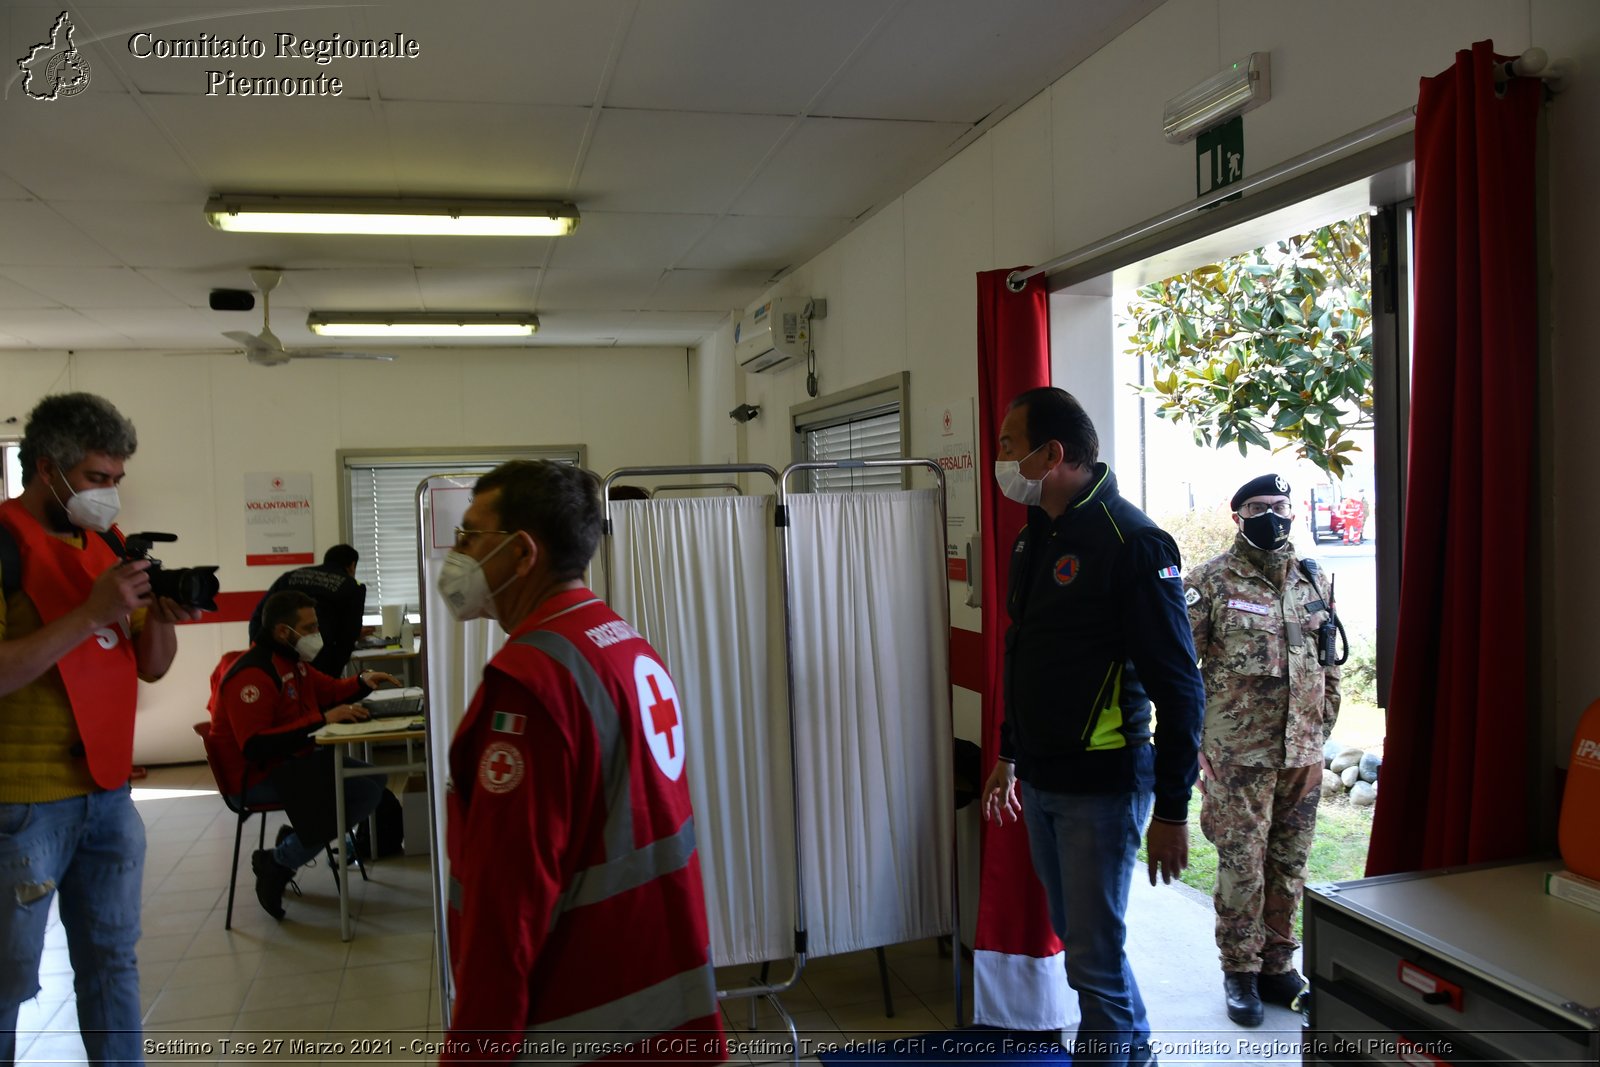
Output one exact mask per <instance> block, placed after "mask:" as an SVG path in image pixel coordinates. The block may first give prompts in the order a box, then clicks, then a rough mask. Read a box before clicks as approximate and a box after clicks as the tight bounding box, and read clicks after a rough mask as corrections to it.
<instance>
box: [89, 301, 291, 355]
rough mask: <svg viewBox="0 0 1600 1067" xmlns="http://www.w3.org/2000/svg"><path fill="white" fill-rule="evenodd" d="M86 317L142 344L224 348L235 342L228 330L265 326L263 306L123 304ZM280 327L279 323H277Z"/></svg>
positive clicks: (90, 312)
mask: <svg viewBox="0 0 1600 1067" xmlns="http://www.w3.org/2000/svg"><path fill="white" fill-rule="evenodd" d="M83 315H84V318H87V319H89V320H91V321H93V322H97V323H99V324H100V325H101V326H103V327H105V328H106V329H108V330H115V331H117V332H118V333H122V334H126V335H128V336H129V337H133V338H136V339H137V341H136V343H137V345H138V347H140V348H172V349H188V350H193V349H196V348H206V349H221V348H227V347H229V346H230V345H233V342H232V341H229V340H228V339H227V338H226V337H223V336H222V333H223V331H224V330H247V331H249V332H251V333H254V332H255V331H257V330H259V329H260V328H261V310H260V308H259V307H258V308H257V309H256V310H255V311H252V312H229V311H212V310H210V309H209V308H184V307H180V308H166V309H162V310H156V309H154V308H120V309H116V310H99V311H97V310H93V309H91V310H87V311H85V312H84V313H83ZM274 329H276V327H274Z"/></svg>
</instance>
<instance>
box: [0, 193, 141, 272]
mask: <svg viewBox="0 0 1600 1067" xmlns="http://www.w3.org/2000/svg"><path fill="white" fill-rule="evenodd" d="M8 266H17V267H31V266H47V267H114V266H117V261H116V259H115V258H114V257H112V255H111V254H110V253H109V252H107V251H106V250H105V249H103V248H101V247H100V246H99V245H98V244H96V243H95V242H94V241H93V240H91V239H90V238H89V237H88V236H87V235H86V234H84V233H83V232H82V231H81V230H79V229H78V228H77V227H76V226H74V225H73V224H72V223H70V222H68V221H67V220H66V219H64V218H62V217H61V215H60V214H58V213H57V212H55V211H52V210H51V209H50V207H49V206H48V205H46V204H41V203H39V202H38V201H36V200H0V267H8Z"/></svg>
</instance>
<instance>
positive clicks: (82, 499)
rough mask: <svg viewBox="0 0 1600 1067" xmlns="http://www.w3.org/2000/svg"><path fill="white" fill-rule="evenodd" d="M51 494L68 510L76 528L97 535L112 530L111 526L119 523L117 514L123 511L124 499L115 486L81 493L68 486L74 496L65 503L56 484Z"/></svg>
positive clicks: (68, 514)
mask: <svg viewBox="0 0 1600 1067" xmlns="http://www.w3.org/2000/svg"><path fill="white" fill-rule="evenodd" d="M50 492H51V493H52V494H53V495H54V496H55V498H56V503H58V504H61V506H62V507H64V508H66V509H67V518H68V519H69V520H71V522H72V524H73V525H74V526H81V527H82V528H83V529H85V530H93V531H94V532H95V533H105V532H106V531H107V530H109V529H111V524H112V523H114V522H116V521H117V513H118V512H120V511H121V510H122V498H121V497H120V496H118V495H117V487H116V486H114V485H111V486H106V487H105V488H103V489H85V490H84V491H83V492H81V493H80V492H78V491H77V490H75V489H73V488H72V486H71V485H68V486H67V492H69V493H71V494H72V496H70V497H69V498H67V500H66V501H65V502H64V503H63V502H62V500H61V495H60V494H59V493H56V487H55V484H54V483H52V484H51V486H50Z"/></svg>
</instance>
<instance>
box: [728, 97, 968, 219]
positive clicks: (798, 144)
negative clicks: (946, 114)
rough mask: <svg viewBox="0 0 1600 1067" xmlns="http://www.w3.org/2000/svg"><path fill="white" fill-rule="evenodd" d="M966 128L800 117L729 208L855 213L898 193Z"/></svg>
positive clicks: (837, 215)
mask: <svg viewBox="0 0 1600 1067" xmlns="http://www.w3.org/2000/svg"><path fill="white" fill-rule="evenodd" d="M965 132H966V130H965V128H964V127H961V126H952V125H946V124H943V123H936V122H879V121H874V120H871V119H806V120H805V122H804V123H802V124H801V127H800V129H799V130H798V131H797V132H796V134H795V135H794V136H793V137H792V138H790V139H789V140H788V141H786V142H784V145H783V148H782V149H780V150H779V151H778V153H777V155H776V156H774V157H773V159H772V161H771V162H770V163H768V164H767V166H766V167H765V168H763V169H762V171H761V175H760V176H759V177H758V178H756V180H755V181H754V182H752V183H751V184H750V187H749V188H748V189H746V190H745V192H744V194H743V195H742V196H740V197H739V200H738V202H737V203H736V204H735V205H734V208H733V210H734V212H735V213H737V214H741V215H814V216H824V217H832V218H848V219H854V218H856V217H858V216H859V215H861V214H862V213H863V212H865V211H867V210H868V209H870V208H872V207H875V206H877V205H879V204H882V203H884V202H885V201H887V200H891V199H893V198H894V197H896V196H898V195H900V193H902V192H904V191H905V189H906V186H907V185H908V184H909V183H910V180H911V179H912V178H914V177H921V176H923V175H924V174H926V173H927V172H928V171H930V170H931V169H933V168H932V161H933V160H936V159H938V158H939V156H940V155H941V154H942V153H943V152H944V151H945V150H946V149H947V148H948V147H949V146H950V145H951V144H953V143H954V142H955V140H956V139H957V138H958V137H960V136H961V135H962V134H963V133H965Z"/></svg>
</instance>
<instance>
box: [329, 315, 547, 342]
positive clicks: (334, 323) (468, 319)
mask: <svg viewBox="0 0 1600 1067" xmlns="http://www.w3.org/2000/svg"><path fill="white" fill-rule="evenodd" d="M306 327H307V328H308V329H310V330H311V332H312V333H314V334H318V335H319V336H322V337H531V336H532V335H533V332H534V331H535V330H537V329H538V328H539V316H537V315H535V314H533V313H532V312H531V311H313V312H312V313H311V314H309V315H307V316H306Z"/></svg>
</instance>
